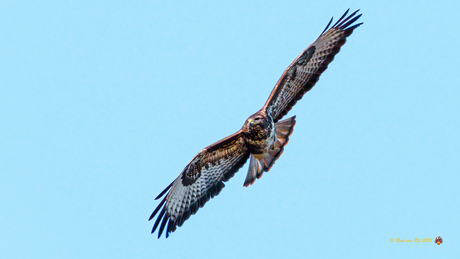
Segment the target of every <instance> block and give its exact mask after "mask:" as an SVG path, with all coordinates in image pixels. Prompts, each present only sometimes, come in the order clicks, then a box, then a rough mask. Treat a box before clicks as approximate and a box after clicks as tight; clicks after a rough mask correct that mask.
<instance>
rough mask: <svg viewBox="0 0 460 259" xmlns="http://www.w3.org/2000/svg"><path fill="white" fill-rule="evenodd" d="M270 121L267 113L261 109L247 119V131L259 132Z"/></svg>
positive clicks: (245, 125)
mask: <svg viewBox="0 0 460 259" xmlns="http://www.w3.org/2000/svg"><path fill="white" fill-rule="evenodd" d="M268 123H269V122H268V118H267V115H266V114H265V113H263V112H260V111H259V112H256V113H254V114H253V115H251V116H250V117H249V118H248V119H247V120H246V122H245V124H244V128H245V129H246V132H258V131H261V130H263V129H265V128H266V127H267V124H268Z"/></svg>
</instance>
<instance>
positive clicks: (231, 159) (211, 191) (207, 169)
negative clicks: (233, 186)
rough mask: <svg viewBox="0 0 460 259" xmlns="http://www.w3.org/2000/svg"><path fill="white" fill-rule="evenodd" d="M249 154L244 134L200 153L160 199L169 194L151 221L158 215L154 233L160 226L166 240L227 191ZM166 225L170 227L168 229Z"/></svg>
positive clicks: (215, 144)
mask: <svg viewBox="0 0 460 259" xmlns="http://www.w3.org/2000/svg"><path fill="white" fill-rule="evenodd" d="M248 158H249V151H248V149H247V147H246V142H245V139H244V136H243V134H242V133H241V130H240V131H238V132H237V133H235V134H233V135H231V136H229V137H227V138H225V139H222V140H221V141H218V142H216V143H214V144H212V145H210V146H208V147H206V148H204V149H203V150H201V152H200V153H198V154H197V155H196V156H195V157H194V158H193V159H192V161H190V163H189V164H188V165H187V166H186V167H185V169H184V170H183V171H182V173H181V174H180V175H179V176H178V177H177V178H176V180H174V182H172V183H171V184H170V185H169V186H168V187H166V189H165V190H164V191H163V192H161V193H160V195H158V197H157V198H156V199H159V198H161V197H162V196H163V195H164V194H165V193H166V192H168V194H167V195H166V197H165V198H164V199H163V200H162V201H161V202H160V204H159V205H158V207H157V208H156V209H155V210H154V211H153V213H152V215H151V216H150V218H149V220H151V219H153V218H154V217H155V215H156V214H157V213H158V212H160V213H159V214H158V218H157V220H156V221H155V224H154V225H153V229H152V233H153V232H155V230H156V229H157V227H158V226H159V225H160V222H161V225H160V229H159V231H158V238H160V236H161V234H162V232H163V230H164V229H165V227H166V238H167V237H168V236H169V233H171V232H174V231H175V230H176V227H180V226H182V224H183V223H184V222H185V221H186V220H187V219H188V218H189V217H190V215H193V214H195V213H196V212H197V210H198V209H199V208H201V207H203V206H204V204H205V203H206V202H207V201H208V200H209V199H210V198H213V197H214V196H216V195H218V194H219V192H220V191H221V190H222V188H224V186H225V184H224V182H226V181H228V180H229V179H230V178H231V177H233V175H234V174H235V173H236V172H237V171H238V170H239V169H240V168H241V167H242V166H243V165H244V164H245V163H246V160H247V159H248ZM166 224H167V225H166Z"/></svg>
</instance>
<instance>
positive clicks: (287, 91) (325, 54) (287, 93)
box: [263, 10, 362, 122]
mask: <svg viewBox="0 0 460 259" xmlns="http://www.w3.org/2000/svg"><path fill="white" fill-rule="evenodd" d="M358 11H359V10H357V11H356V12H354V13H352V14H350V15H349V16H348V17H346V18H345V16H346V15H347V14H348V10H347V11H346V12H345V13H344V14H343V16H342V17H341V18H340V19H339V20H338V21H337V22H336V23H335V24H334V25H333V26H332V27H331V28H330V29H329V30H327V29H328V28H329V25H331V23H332V19H331V21H330V22H329V24H328V25H327V26H326V29H324V31H323V33H321V35H320V36H319V37H318V39H317V40H316V41H315V42H313V44H311V45H310V46H309V47H308V48H307V49H306V50H305V51H304V52H302V54H300V55H299V56H298V57H297V58H296V59H295V60H294V61H293V62H292V63H291V65H289V67H288V68H287V69H286V70H285V71H284V73H283V75H282V76H281V78H280V79H279V80H278V82H277V83H276V85H275V87H274V89H273V90H272V92H271V94H270V96H269V97H268V100H267V102H266V103H265V105H264V108H263V109H265V111H266V112H267V113H268V114H270V115H271V117H272V118H273V120H274V121H275V122H277V121H278V120H280V119H281V118H282V117H283V116H284V115H286V113H287V112H288V111H290V110H291V109H292V107H293V106H294V105H295V104H296V102H297V101H298V100H300V99H301V98H302V96H303V95H304V94H305V93H306V92H308V91H310V89H311V88H313V86H314V85H315V84H316V82H317V81H318V79H319V76H320V75H321V73H323V72H324V70H326V68H327V66H328V65H329V63H331V62H332V60H333V59H334V56H335V55H336V54H337V53H338V52H339V51H340V47H341V46H342V45H343V44H345V41H346V38H347V37H348V36H350V34H351V33H352V32H353V30H354V29H355V28H357V27H358V26H360V25H361V24H362V23H359V24H355V25H353V26H350V25H352V24H353V23H354V22H355V21H356V20H358V19H359V17H361V14H360V15H357V16H355V14H356V13H357V12H358ZM326 30H327V31H326Z"/></svg>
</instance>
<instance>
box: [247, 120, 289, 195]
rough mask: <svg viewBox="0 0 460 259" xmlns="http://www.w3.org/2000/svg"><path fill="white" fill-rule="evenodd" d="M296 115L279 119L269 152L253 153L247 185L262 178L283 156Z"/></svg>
mask: <svg viewBox="0 0 460 259" xmlns="http://www.w3.org/2000/svg"><path fill="white" fill-rule="evenodd" d="M295 123H296V121H295V116H294V117H291V118H289V119H286V120H283V121H279V122H277V123H276V124H275V133H276V141H275V143H274V145H273V147H272V149H270V150H269V151H268V152H267V153H262V154H256V155H254V154H251V159H250V162H249V170H248V174H247V175H246V179H245V181H244V186H245V187H247V186H249V185H251V184H253V183H254V182H255V180H256V179H260V177H262V175H263V173H264V172H268V171H269V170H270V168H271V167H272V166H273V164H274V163H275V161H276V160H277V159H278V158H279V157H280V156H281V154H282V153H283V150H284V146H286V145H287V143H288V142H289V136H290V135H291V134H292V131H293V130H294V126H295Z"/></svg>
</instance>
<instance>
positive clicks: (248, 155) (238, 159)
mask: <svg viewBox="0 0 460 259" xmlns="http://www.w3.org/2000/svg"><path fill="white" fill-rule="evenodd" d="M358 11H359V10H358ZM358 11H356V12H354V13H352V14H350V15H349V16H347V14H348V10H347V11H346V12H345V14H343V16H342V17H341V18H340V19H339V20H338V21H337V22H336V23H335V24H334V25H333V26H332V27H331V28H330V29H329V30H328V28H329V26H330V25H331V23H332V19H331V20H330V22H329V24H328V25H327V26H326V28H325V29H324V31H323V32H322V33H321V35H320V36H319V37H318V39H316V41H315V42H313V44H311V45H310V46H309V47H308V48H307V49H306V50H305V51H303V52H302V53H301V54H300V55H299V56H298V57H297V58H296V59H295V60H294V61H293V62H292V63H291V65H289V67H288V68H287V69H286V70H285V71H284V73H283V75H282V76H281V78H280V79H279V80H278V82H277V83H276V85H275V87H274V88H273V90H272V92H271V94H270V96H269V97H268V100H267V102H266V103H265V105H264V106H263V107H262V109H260V110H259V111H258V112H256V113H254V114H253V115H251V116H250V117H249V118H248V119H247V120H246V121H245V122H244V125H243V127H242V128H241V129H240V130H239V131H237V132H236V133H235V134H233V135H230V136H228V137H226V138H224V139H222V140H220V141H218V142H216V143H214V144H212V145H210V146H208V147H205V148H204V149H203V150H201V151H200V152H199V153H198V154H197V155H196V156H195V157H194V158H193V159H192V161H190V162H189V163H188V165H187V166H186V167H185V169H184V170H183V171H182V172H181V173H180V175H179V176H178V177H177V178H176V179H175V180H174V181H173V182H172V183H171V184H170V185H169V186H168V187H166V189H165V190H164V191H162V192H161V193H160V194H159V195H158V197H156V199H160V198H161V197H162V196H163V195H165V194H166V196H165V197H164V198H163V199H162V200H161V202H160V204H159V205H158V207H157V208H156V209H155V210H154V211H153V213H152V215H151V216H150V218H149V220H151V219H153V218H154V217H155V215H157V213H158V217H157V219H156V221H155V224H154V225H153V229H152V233H153V232H155V230H156V229H157V228H158V226H159V227H160V228H159V231H158V238H160V236H161V234H162V233H163V231H164V229H165V227H166V238H167V237H168V236H169V234H170V233H171V232H174V231H175V230H176V228H177V227H180V226H182V224H184V222H185V221H186V220H187V219H188V218H189V217H190V215H192V214H195V213H196V212H197V210H198V209H199V208H201V207H203V206H204V204H205V203H206V202H207V201H209V199H210V198H213V197H214V196H216V195H218V194H219V192H220V191H221V190H222V188H224V186H225V185H224V182H226V181H228V180H229V179H230V178H232V177H233V175H234V174H235V173H236V172H237V171H238V170H239V169H240V168H241V167H242V166H243V165H244V164H245V163H246V160H248V159H250V160H249V170H248V174H247V176H246V180H245V181H244V186H246V187H247V186H249V185H251V184H253V183H254V181H255V180H256V178H260V177H262V174H263V173H264V172H268V171H269V170H270V168H271V167H272V166H273V164H274V163H275V161H276V160H277V159H278V158H279V157H280V155H281V154H282V153H283V149H284V146H286V144H287V143H288V141H289V136H290V135H291V133H292V130H293V128H294V125H295V123H296V121H295V116H293V117H291V118H288V119H285V120H282V121H280V119H282V118H283V116H284V115H286V113H287V112H288V111H289V110H291V108H292V106H294V104H295V103H296V102H297V101H298V100H300V99H301V98H302V96H303V95H304V94H305V93H306V92H308V91H309V90H310V89H311V88H312V87H313V86H314V85H315V83H316V82H317V81H318V79H319V76H320V75H321V73H323V72H324V70H326V68H327V66H328V65H329V63H331V62H332V60H333V59H334V56H335V55H336V54H337V53H338V52H339V51H340V47H341V46H342V45H343V44H345V41H346V38H347V37H348V36H350V35H351V33H352V32H353V30H354V29H356V28H357V27H358V26H360V25H361V24H362V23H358V24H353V23H354V22H355V21H356V20H358V19H359V17H361V14H360V15H356V13H357V12H358ZM355 15H356V16H355Z"/></svg>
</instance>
